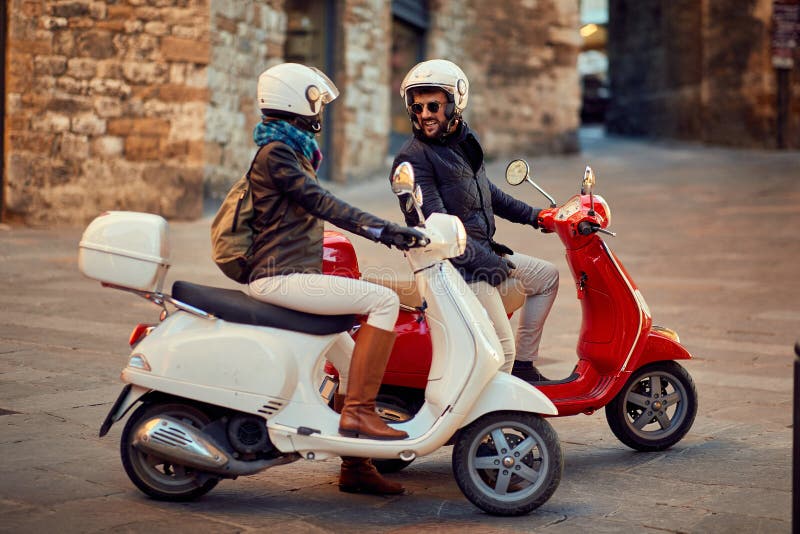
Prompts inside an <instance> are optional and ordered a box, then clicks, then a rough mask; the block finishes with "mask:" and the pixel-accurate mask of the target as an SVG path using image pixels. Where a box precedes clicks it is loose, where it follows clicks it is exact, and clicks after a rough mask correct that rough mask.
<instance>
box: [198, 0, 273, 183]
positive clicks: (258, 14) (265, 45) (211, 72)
mask: <svg viewBox="0 0 800 534" xmlns="http://www.w3.org/2000/svg"><path fill="white" fill-rule="evenodd" d="M283 4H284V2H283V0H276V1H268V2H254V1H253V0H247V1H245V0H212V2H211V5H210V8H211V9H210V22H211V62H210V63H209V66H208V91H209V95H208V96H209V101H208V108H207V110H206V124H205V149H206V154H205V163H206V167H205V194H206V196H207V197H212V198H218V197H221V196H222V195H224V193H225V192H226V191H227V189H228V187H229V186H230V184H231V183H232V182H233V181H235V180H236V179H238V178H239V177H240V176H241V175H242V174H243V173H244V172H245V171H246V170H247V167H248V165H249V164H250V162H251V161H252V159H253V155H254V153H255V148H256V146H255V144H254V143H253V135H252V134H253V128H254V127H255V125H256V124H257V123H258V121H259V119H260V116H261V115H260V112H259V110H258V106H257V104H256V86H257V81H258V75H259V74H261V72H263V71H264V70H265V69H267V68H268V67H269V66H271V65H272V64H274V63H279V62H280V61H281V60H282V56H283V48H284V42H285V40H286V15H285V13H284V10H283Z"/></svg>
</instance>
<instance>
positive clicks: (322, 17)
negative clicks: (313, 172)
mask: <svg viewBox="0 0 800 534" xmlns="http://www.w3.org/2000/svg"><path fill="white" fill-rule="evenodd" d="M286 15H287V29H286V48H285V52H284V58H285V59H286V61H288V62H292V63H302V64H304V65H308V66H310V67H316V68H318V69H319V70H321V71H322V72H324V73H325V74H327V75H328V76H330V77H331V79H333V81H334V83H335V82H336V71H335V61H336V57H335V54H334V51H335V50H336V38H337V34H336V31H337V27H338V25H337V24H336V16H337V14H336V2H335V0H324V1H322V2H320V1H319V0H289V1H288V2H286ZM339 89H340V90H341V88H339ZM323 119H324V127H323V129H322V132H321V133H320V135H319V136H318V139H317V140H318V142H319V145H320V149H321V150H322V153H323V154H324V156H325V161H324V162H323V164H322V166H321V167H320V168H319V172H318V176H319V178H320V179H321V180H330V178H331V169H332V168H333V163H334V159H335V154H334V153H333V150H332V148H331V147H332V146H333V145H332V142H331V133H332V132H333V131H334V114H333V113H330V112H328V113H325V114H324V117H323Z"/></svg>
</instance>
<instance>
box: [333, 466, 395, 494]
mask: <svg viewBox="0 0 800 534" xmlns="http://www.w3.org/2000/svg"><path fill="white" fill-rule="evenodd" d="M339 491H345V492H347V493H369V494H370V495H400V494H401V493H404V492H405V491H406V489H405V488H404V487H403V485H402V484H398V483H397V482H392V481H390V480H386V479H385V478H383V477H382V476H381V474H380V473H378V470H377V469H375V466H374V465H372V461H370V459H369V458H353V457H352V456H342V470H341V472H340V474H339Z"/></svg>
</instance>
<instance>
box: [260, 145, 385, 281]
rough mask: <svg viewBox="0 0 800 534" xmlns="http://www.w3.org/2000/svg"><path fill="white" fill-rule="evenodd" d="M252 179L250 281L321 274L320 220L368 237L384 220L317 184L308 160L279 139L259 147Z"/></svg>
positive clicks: (377, 232)
mask: <svg viewBox="0 0 800 534" xmlns="http://www.w3.org/2000/svg"><path fill="white" fill-rule="evenodd" d="M250 183H251V188H252V192H253V208H254V211H255V213H254V216H253V220H252V223H251V224H252V226H253V230H254V231H255V233H254V235H255V238H254V240H253V255H252V257H251V260H250V266H251V268H252V273H251V276H250V279H251V280H256V279H258V278H264V277H266V276H274V275H279V274H289V273H321V272H322V233H323V221H328V222H330V223H332V224H335V225H336V226H338V227H340V228H343V229H345V230H347V231H350V232H353V233H355V234H359V235H361V236H364V237H366V238H367V239H370V240H372V241H377V239H378V236H379V235H380V233H381V231H382V230H383V227H384V226H385V225H386V224H387V221H385V220H383V219H381V218H380V217H376V216H374V215H371V214H369V213H366V212H364V211H361V210H359V209H358V208H355V207H353V206H350V205H349V204H347V203H346V202H344V201H342V200H339V199H338V198H336V197H335V196H334V195H332V194H331V193H330V192H329V191H328V190H326V189H325V188H324V187H322V186H321V185H319V182H318V180H317V176H316V173H315V172H314V168H313V167H312V166H311V163H310V162H309V161H308V160H307V159H306V158H305V157H304V156H302V155H301V154H298V153H297V152H295V151H294V150H292V149H291V148H290V147H289V146H287V145H285V144H283V143H280V142H272V143H269V144H267V145H264V146H263V147H261V149H260V150H259V152H258V154H257V156H256V158H255V160H254V162H253V167H252V170H251V171H250Z"/></svg>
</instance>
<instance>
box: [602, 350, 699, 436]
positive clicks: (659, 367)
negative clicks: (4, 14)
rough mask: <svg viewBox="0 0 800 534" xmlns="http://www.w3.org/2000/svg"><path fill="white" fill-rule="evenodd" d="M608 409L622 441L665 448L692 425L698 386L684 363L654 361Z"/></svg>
mask: <svg viewBox="0 0 800 534" xmlns="http://www.w3.org/2000/svg"><path fill="white" fill-rule="evenodd" d="M665 399H666V402H665ZM605 411H606V421H608V426H609V427H611V431H612V432H613V433H614V435H615V436H617V438H618V439H619V440H620V441H621V442H622V443H624V444H625V445H627V446H628V447H630V448H632V449H635V450H637V451H643V452H652V451H663V450H664V449H668V448H670V447H672V446H673V445H675V444H676V443H678V442H679V441H680V440H681V439H683V437H684V436H685V435H686V433H687V432H689V429H690V428H691V427H692V424H693V423H694V418H695V416H696V415H697V389H696V388H695V385H694V381H693V380H692V377H691V376H689V373H688V372H687V371H686V369H684V368H683V367H682V366H681V365H680V364H678V363H676V362H674V361H661V362H654V363H651V364H648V365H645V366H644V367H642V368H641V369H638V370H637V371H636V372H634V373H633V374H632V375H631V377H630V378H629V379H628V381H627V382H626V383H625V386H624V387H623V388H622V390H620V392H619V393H618V394H617V396H616V397H614V399H613V400H612V401H611V402H610V403H608V405H606V410H605Z"/></svg>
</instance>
